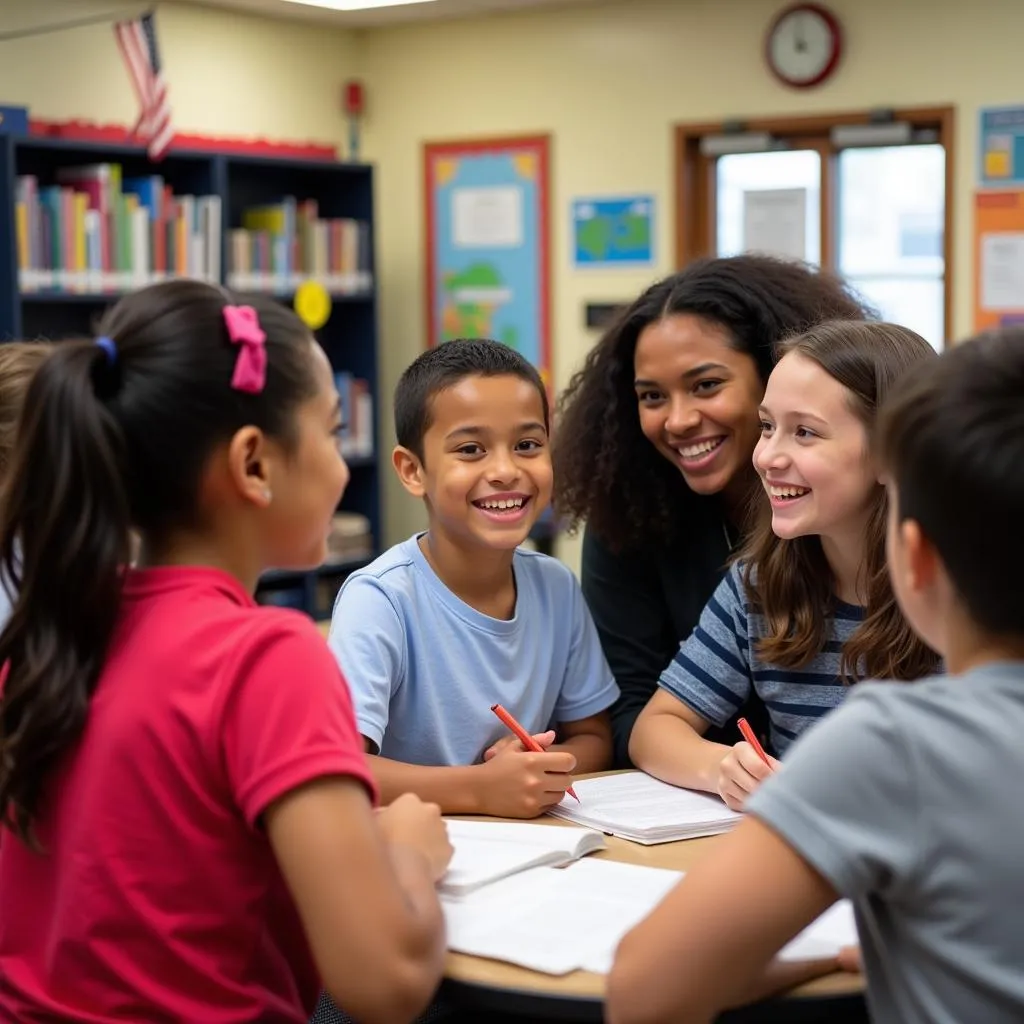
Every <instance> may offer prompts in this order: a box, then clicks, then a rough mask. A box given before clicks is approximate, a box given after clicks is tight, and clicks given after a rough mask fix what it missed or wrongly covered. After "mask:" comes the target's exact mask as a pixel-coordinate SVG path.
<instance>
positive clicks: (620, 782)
mask: <svg viewBox="0 0 1024 1024" xmlns="http://www.w3.org/2000/svg"><path fill="white" fill-rule="evenodd" d="M573 788H574V789H575V790H576V793H577V794H578V796H579V798H580V802H579V803H576V801H575V800H573V799H572V798H571V797H568V796H567V797H565V798H564V799H563V800H562V802H561V803H560V804H558V805H557V806H556V807H553V808H551V810H550V812H549V813H550V814H553V815H555V816H556V817H558V818H564V819H566V820H567V821H572V822H574V823H575V824H577V825H585V826H587V827H588V828H594V829H599V830H600V831H602V832H610V833H611V834H612V835H614V836H621V837H622V838H623V839H631V840H632V841H633V842H635V843H643V844H644V845H645V846H651V845H653V844H654V843H671V842H674V841H675V840H678V839H696V838H697V837H698V836H714V835H718V834H719V833H720V832H728V831H729V829H731V828H732V827H733V826H734V825H735V824H736V823H737V822H738V821H739V820H740V819H741V818H742V817H743V815H742V814H738V813H737V812H736V811H730V810H729V808H728V807H726V806H725V804H724V803H723V802H722V801H721V800H720V799H719V798H718V797H717V796H711V795H710V794H708V793H695V792H694V791H693V790H689V789H679V788H678V787H676V786H670V785H668V784H667V783H665V782H660V781H659V780H658V779H654V778H651V776H650V775H645V774H644V773H643V772H624V773H621V774H618V775H605V776H602V777H600V778H596V779H582V780H581V781H579V782H574V783H573Z"/></svg>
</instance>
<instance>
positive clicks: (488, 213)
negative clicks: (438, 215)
mask: <svg viewBox="0 0 1024 1024" xmlns="http://www.w3.org/2000/svg"><path fill="white" fill-rule="evenodd" d="M451 234H452V245H454V246H455V247H456V248H458V249H517V248H519V246H521V245H522V244H523V190H522V189H521V188H519V187H518V186H517V185H490V186H486V187H481V188H465V187H464V188H457V189H455V190H454V191H453V193H452V233H451Z"/></svg>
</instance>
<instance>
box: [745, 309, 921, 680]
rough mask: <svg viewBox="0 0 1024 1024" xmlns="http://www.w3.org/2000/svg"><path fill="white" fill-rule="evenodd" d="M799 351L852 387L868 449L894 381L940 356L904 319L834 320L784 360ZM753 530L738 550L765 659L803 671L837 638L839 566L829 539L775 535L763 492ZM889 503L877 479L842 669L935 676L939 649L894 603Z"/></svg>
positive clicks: (796, 341)
mask: <svg viewBox="0 0 1024 1024" xmlns="http://www.w3.org/2000/svg"><path fill="white" fill-rule="evenodd" d="M790 352H798V353H800V355H802V356H804V357H806V358H807V359H812V360H814V362H815V363H817V364H818V365H819V366H820V367H821V368H822V369H823V370H824V371H825V372H826V373H827V374H828V375H829V376H830V377H832V378H833V379H834V380H836V381H838V382H839V383H840V384H841V385H842V386H843V387H844V388H845V389H846V390H847V391H848V392H849V401H850V406H851V408H852V410H853V412H854V414H855V415H856V416H857V418H858V419H859V420H860V421H861V423H862V424H863V425H864V429H865V431H866V433H867V435H868V447H867V448H866V449H865V457H867V453H868V452H869V451H870V443H871V439H872V435H873V433H874V426H875V415H876V413H877V411H878V407H879V405H880V404H881V403H882V401H883V400H884V399H885V396H886V395H887V394H888V392H889V390H890V389H891V388H892V386H893V384H894V383H895V382H896V381H897V380H898V379H899V378H900V377H901V376H902V375H903V374H904V373H905V372H907V371H908V370H909V369H911V368H912V367H914V366H916V365H918V364H920V363H922V362H924V361H926V360H932V359H936V358H937V355H936V353H935V351H934V349H932V347H931V346H930V345H929V344H928V342H926V341H925V340H924V338H922V337H921V336H920V335H918V334H915V333H914V332H913V331H911V330H908V329H907V328H906V327H900V326H897V325H896V324H888V323H879V322H865V323H857V322H855V321H830V322H827V323H823V324H819V325H818V326H817V327H814V328H812V329H811V330H809V331H806V332H805V333H803V334H800V335H798V336H797V337H795V338H792V339H790V340H788V341H785V342H783V343H782V344H781V345H780V346H779V358H781V357H782V356H784V355H786V354H787V353H790ZM758 499H759V500H758V502H757V509H756V511H755V512H754V515H753V518H754V526H753V528H752V530H751V533H750V535H749V538H748V540H747V542H746V544H745V545H744V547H743V550H742V551H741V552H740V553H739V555H738V556H737V557H738V558H739V560H740V561H741V562H742V563H743V567H744V568H743V582H744V585H745V587H746V591H747V596H748V599H749V600H750V603H751V605H752V607H753V608H754V609H755V610H756V611H757V612H759V613H760V614H761V615H763V616H764V617H765V619H766V620H767V622H768V627H769V633H768V635H767V636H765V637H764V638H763V639H762V640H761V641H760V643H759V644H758V655H759V656H760V657H761V658H763V659H764V660H765V661H767V662H769V663H771V664H772V665H778V666H780V667H782V668H800V667H802V666H804V665H806V664H808V663H809V662H810V661H811V660H812V659H813V658H815V657H816V656H817V655H818V654H820V653H821V652H822V651H823V650H824V648H825V644H826V641H827V639H828V634H829V620H830V618H831V615H832V613H833V612H834V610H835V603H836V597H835V593H834V579H833V575H832V570H831V568H830V567H829V564H828V561H827V559H826V558H825V552H824V550H823V549H822V546H821V538H820V537H817V536H808V537H797V538H795V539H793V540H782V539H780V538H779V537H777V536H776V535H775V534H774V533H773V532H772V515H771V508H770V506H769V505H768V504H767V502H765V501H764V496H763V495H760V494H759V495H758ZM886 515H887V503H886V492H885V488H884V487H883V486H882V485H881V484H877V485H876V486H875V488H874V492H873V494H872V495H871V505H870V512H869V516H868V526H867V534H866V544H865V559H864V565H863V580H864V583H865V590H866V592H867V607H866V609H865V613H864V620H863V622H861V623H860V625H859V626H858V627H857V628H856V630H855V631H854V633H853V635H852V636H851V637H850V638H849V639H848V640H847V641H846V643H845V644H844V645H843V652H842V660H841V662H840V672H841V674H842V676H843V678H844V679H845V680H846V681H847V682H853V681H856V680H857V679H862V678H866V677H871V678H878V679H918V678H920V677H921V676H924V675H928V674H929V673H931V672H933V671H934V670H935V668H936V667H937V665H938V657H937V655H936V654H935V653H934V652H933V651H932V650H931V649H930V648H928V647H926V646H925V644H924V643H923V642H922V641H921V640H919V639H918V638H917V636H916V635H915V634H914V632H913V631H912V630H911V628H910V626H909V625H908V624H907V622H906V620H905V619H904V618H903V614H902V613H901V612H900V610H899V607H898V605H897V604H896V598H895V596H894V594H893V591H892V586H891V584H890V582H889V572H888V569H887V567H886V562H885V526H886Z"/></svg>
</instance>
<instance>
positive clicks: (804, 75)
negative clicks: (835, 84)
mask: <svg viewBox="0 0 1024 1024" xmlns="http://www.w3.org/2000/svg"><path fill="white" fill-rule="evenodd" d="M839 49H840V36H839V23H838V22H837V21H836V19H835V17H834V16H833V15H832V13H831V12H830V11H829V10H828V9H827V8H824V7H821V6H820V5H818V4H795V5H794V6H793V7H790V8H789V9H788V10H785V11H783V12H782V14H780V15H779V17H778V18H777V19H776V20H775V23H774V24H773V25H772V27H771V29H770V30H769V33H768V64H769V66H770V67H771V69H772V71H773V72H774V73H775V74H776V76H778V77H779V78H780V79H781V80H782V81H783V82H785V83H786V84H787V85H793V86H797V87H798V88H803V87H807V86H810V85H817V84H819V83H820V82H823V81H824V80H825V79H826V78H827V77H828V76H829V75H830V74H831V73H832V71H833V70H834V69H835V66H836V64H837V63H838V61H839Z"/></svg>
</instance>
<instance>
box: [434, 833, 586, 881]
mask: <svg viewBox="0 0 1024 1024" xmlns="http://www.w3.org/2000/svg"><path fill="white" fill-rule="evenodd" d="M445 823H446V825H447V826H448V838H449V840H450V841H451V844H452V846H453V847H454V853H453V855H452V859H451V862H450V863H449V865H448V870H447V871H446V872H445V876H444V878H443V879H442V880H441V884H440V890H441V892H447V893H450V894H459V893H466V892H468V891H470V890H472V889H474V888H476V887H478V886H481V885H487V884H488V883H492V882H494V881H495V880H497V879H500V878H504V877H505V876H507V875H510V874H513V873H515V872H517V871H523V870H526V869H528V868H532V867H536V866H538V865H540V864H549V865H561V864H566V863H568V862H569V861H571V860H573V859H575V858H576V857H580V856H583V855H585V854H587V853H591V852H593V851H595V850H601V849H604V846H605V842H604V837H603V836H602V835H601V834H600V833H599V832H594V831H593V830H591V829H584V828H563V827H562V826H559V825H534V824H526V823H522V824H517V823H506V822H497V821H457V820H448V819H446V822H445Z"/></svg>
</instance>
